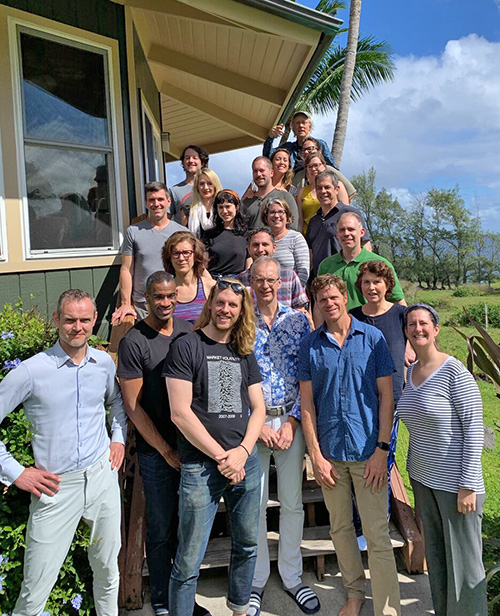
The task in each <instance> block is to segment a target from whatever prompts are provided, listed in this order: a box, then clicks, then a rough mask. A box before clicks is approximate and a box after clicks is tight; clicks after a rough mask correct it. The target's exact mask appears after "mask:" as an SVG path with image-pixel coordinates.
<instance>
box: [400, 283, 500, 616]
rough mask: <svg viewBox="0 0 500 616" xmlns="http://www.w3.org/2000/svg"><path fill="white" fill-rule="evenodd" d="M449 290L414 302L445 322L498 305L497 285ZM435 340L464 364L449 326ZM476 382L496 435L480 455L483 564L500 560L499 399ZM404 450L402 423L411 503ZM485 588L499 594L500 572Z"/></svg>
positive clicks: (494, 333) (459, 341) (462, 345)
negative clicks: (462, 293)
mask: <svg viewBox="0 0 500 616" xmlns="http://www.w3.org/2000/svg"><path fill="white" fill-rule="evenodd" d="M452 293H453V291H426V290H418V291H417V292H416V296H415V300H414V301H420V302H426V303H429V304H432V305H433V306H434V307H435V308H436V309H437V310H438V312H439V315H440V320H441V322H442V323H446V322H447V321H448V319H450V318H451V316H452V314H454V313H455V312H456V310H457V308H462V307H463V306H465V307H466V308H467V307H468V306H471V305H473V304H476V303H480V304H484V303H488V305H489V306H500V285H499V286H498V288H496V289H495V292H494V293H492V294H488V295H481V296H472V297H453V295H452ZM408 303H413V302H410V301H409V302H408ZM460 329H461V330H462V331H464V332H465V333H466V334H468V335H472V334H474V333H477V332H476V330H475V329H474V328H473V327H461V328H460ZM489 334H490V336H491V337H492V338H493V340H495V341H496V342H500V328H493V327H491V328H490V329H489ZM438 342H439V346H440V349H441V350H442V351H444V352H445V353H449V354H450V355H453V356H455V357H457V358H458V359H460V361H462V362H463V363H465V362H466V358H467V344H466V342H465V340H464V339H463V338H462V337H461V336H460V335H459V334H458V333H457V332H456V331H455V330H454V329H453V328H452V327H450V326H448V325H442V326H441V331H440V334H439V338H438ZM478 385H479V389H480V391H481V396H482V399H483V409H484V423H485V424H486V425H487V426H490V427H491V428H493V430H494V431H495V437H496V438H495V449H494V450H493V451H487V450H484V452H483V458H482V460H483V473H484V481H485V484H486V502H485V508H484V519H483V537H484V550H483V556H484V561H485V563H488V562H490V563H491V562H494V561H495V562H499V561H500V481H499V477H500V399H499V398H497V396H496V388H495V387H494V385H493V384H492V383H491V382H487V381H484V380H478ZM497 424H498V425H497ZM407 452H408V431H407V430H406V427H405V426H404V425H403V424H400V427H399V435H398V451H397V455H396V462H397V465H398V468H399V470H400V472H401V475H402V477H403V480H404V482H405V486H406V488H407V491H408V495H409V497H410V501H411V502H412V504H413V493H412V490H411V486H410V482H409V479H408V474H407V472H406V455H407ZM488 590H489V598H490V600H491V599H492V598H493V596H496V595H498V594H499V593H500V574H497V575H496V577H495V578H493V580H492V581H491V583H490V585H489V587H488ZM491 614H495V615H497V614H500V603H499V604H497V605H496V606H495V607H494V608H492V612H491Z"/></svg>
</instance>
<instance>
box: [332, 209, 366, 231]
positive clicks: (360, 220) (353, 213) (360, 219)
mask: <svg viewBox="0 0 500 616" xmlns="http://www.w3.org/2000/svg"><path fill="white" fill-rule="evenodd" d="M346 216H352V217H353V218H355V219H356V220H357V221H358V222H359V226H360V228H361V229H364V228H365V223H364V220H363V218H362V216H361V215H360V214H358V213H357V212H351V211H350V210H349V211H347V212H342V214H341V215H340V216H339V217H338V219H337V229H338V228H339V225H340V221H341V220H342V218H345V217H346Z"/></svg>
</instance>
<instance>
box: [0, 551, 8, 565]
mask: <svg viewBox="0 0 500 616" xmlns="http://www.w3.org/2000/svg"><path fill="white" fill-rule="evenodd" d="M8 562H9V557H8V556H4V555H3V554H0V567H1V566H2V565H3V564H4V563H8Z"/></svg>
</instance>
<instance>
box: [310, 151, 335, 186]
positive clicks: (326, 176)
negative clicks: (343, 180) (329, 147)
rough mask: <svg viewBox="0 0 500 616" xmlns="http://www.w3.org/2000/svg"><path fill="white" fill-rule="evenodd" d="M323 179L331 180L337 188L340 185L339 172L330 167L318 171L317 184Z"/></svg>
mask: <svg viewBox="0 0 500 616" xmlns="http://www.w3.org/2000/svg"><path fill="white" fill-rule="evenodd" d="M315 156H317V154H315ZM321 180H330V182H331V183H332V184H333V185H334V186H335V188H337V186H338V185H339V178H338V177H337V174H336V173H334V172H333V171H330V170H329V169H325V170H324V171H321V173H318V175H317V176H316V180H315V182H316V184H317V183H318V182H320V181H321Z"/></svg>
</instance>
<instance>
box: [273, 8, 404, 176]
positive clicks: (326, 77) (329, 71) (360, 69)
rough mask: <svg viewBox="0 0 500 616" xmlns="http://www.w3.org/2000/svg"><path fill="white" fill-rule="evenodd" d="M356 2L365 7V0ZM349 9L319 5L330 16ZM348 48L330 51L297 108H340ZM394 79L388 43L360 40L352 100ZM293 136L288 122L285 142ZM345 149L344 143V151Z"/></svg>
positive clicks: (314, 110)
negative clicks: (363, 3)
mask: <svg viewBox="0 0 500 616" xmlns="http://www.w3.org/2000/svg"><path fill="white" fill-rule="evenodd" d="M354 1H355V2H359V3H360V4H361V0H354ZM345 8H346V5H345V2H342V1H339V0H320V2H319V3H318V5H317V6H316V10H317V11H320V12H322V13H327V14H328V15H335V14H336V13H337V11H338V10H339V9H345ZM358 27H359V24H358ZM344 32H348V30H347V29H346V28H342V29H340V30H339V34H341V33H344ZM356 38H357V37H356ZM348 45H349V40H348ZM347 49H348V46H347V47H342V46H341V45H336V44H333V45H332V46H331V47H330V48H329V49H328V51H327V52H326V54H325V55H324V57H323V59H322V60H321V62H320V64H319V65H318V66H317V68H316V70H315V71H314V73H313V75H312V76H311V79H310V80H309V82H308V84H307V86H306V87H305V88H304V91H303V92H302V94H301V95H300V97H299V98H298V100H297V104H296V109H305V110H307V111H309V112H311V113H320V114H327V113H329V112H332V111H335V110H336V109H337V108H338V106H339V100H340V95H341V91H342V87H343V86H342V82H343V74H344V67H345V66H346V61H347ZM393 76H394V63H393V61H392V55H391V50H390V47H389V45H388V44H387V43H386V42H385V41H376V40H375V38H374V37H373V36H368V37H364V38H361V39H359V40H358V41H357V45H356V46H355V48H354V72H353V75H352V79H351V85H350V87H349V94H348V96H349V97H350V99H351V100H353V101H357V100H358V99H359V98H360V97H361V96H362V95H363V94H364V93H365V92H368V90H369V89H370V88H372V87H373V86H375V85H377V84H379V83H383V82H384V81H390V80H392V79H393ZM345 91H346V90H344V92H345ZM337 121H338V119H337ZM346 122H347V118H346ZM346 129H347V124H346ZM289 134H290V123H289V122H287V125H286V127H285V132H284V134H283V137H282V139H281V142H282V143H284V142H285V141H287V140H288V136H289ZM344 141H345V134H344ZM332 147H333V145H332ZM343 147H344V146H343V143H342V150H343ZM335 156H336V155H335V152H334V153H333V157H334V160H335V162H336V164H337V165H339V166H340V160H341V159H342V152H341V153H340V157H338V160H337V158H336V157H335Z"/></svg>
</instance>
